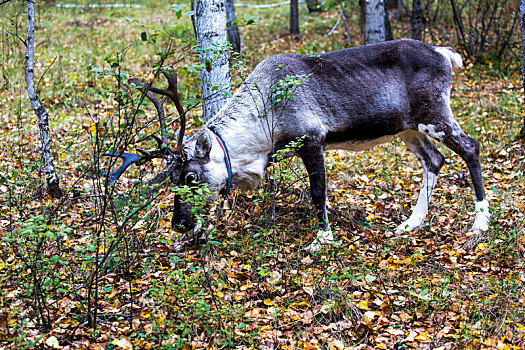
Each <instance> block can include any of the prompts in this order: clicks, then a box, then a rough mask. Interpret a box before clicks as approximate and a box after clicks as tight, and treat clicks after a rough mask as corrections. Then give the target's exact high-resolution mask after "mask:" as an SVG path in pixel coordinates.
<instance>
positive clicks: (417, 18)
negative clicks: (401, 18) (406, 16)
mask: <svg viewBox="0 0 525 350" xmlns="http://www.w3.org/2000/svg"><path fill="white" fill-rule="evenodd" d="M422 14H423V9H422V7H421V0H412V17H411V18H410V24H411V26H412V39H414V40H421V32H422V30H421V20H422V17H423V16H422Z"/></svg>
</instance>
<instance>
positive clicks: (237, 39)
mask: <svg viewBox="0 0 525 350" xmlns="http://www.w3.org/2000/svg"><path fill="white" fill-rule="evenodd" d="M234 21H237V16H236V15H235V6H234V4H233V0H226V27H227V28H228V41H229V42H230V45H231V46H232V50H233V51H235V52H237V53H239V54H241V53H242V46H241V34H240V33H239V27H238V26H237V23H235V22H234Z"/></svg>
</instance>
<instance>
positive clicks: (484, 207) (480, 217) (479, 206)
mask: <svg viewBox="0 0 525 350" xmlns="http://www.w3.org/2000/svg"><path fill="white" fill-rule="evenodd" d="M490 216H491V215H490V212H489V202H488V201H487V200H486V199H484V200H482V201H480V202H476V219H475V220H474V225H472V229H471V231H487V230H488V229H489V222H490Z"/></svg>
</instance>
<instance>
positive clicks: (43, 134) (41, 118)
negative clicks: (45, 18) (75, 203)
mask: <svg viewBox="0 0 525 350" xmlns="http://www.w3.org/2000/svg"><path fill="white" fill-rule="evenodd" d="M34 38H35V6H34V2H33V1H31V0H29V1H27V37H26V43H25V44H26V57H25V58H26V83H27V94H28V95H29V101H30V102H31V107H33V110H34V111H35V113H36V116H37V118H38V126H39V128H40V143H41V148H42V159H43V161H44V174H45V176H46V181H47V192H48V194H49V195H50V196H52V197H54V198H59V197H61V196H62V190H61V189H60V183H59V179H58V176H57V174H56V171H55V167H54V165H53V157H52V155H51V137H50V135H49V114H48V113H47V110H46V109H45V108H44V106H42V105H41V104H40V101H39V99H38V95H37V93H36V90H35V71H34Z"/></svg>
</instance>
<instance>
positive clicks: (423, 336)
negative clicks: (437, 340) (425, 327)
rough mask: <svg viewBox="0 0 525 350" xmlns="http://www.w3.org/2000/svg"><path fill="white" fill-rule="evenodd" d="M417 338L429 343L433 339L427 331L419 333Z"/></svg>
mask: <svg viewBox="0 0 525 350" xmlns="http://www.w3.org/2000/svg"><path fill="white" fill-rule="evenodd" d="M414 339H415V340H419V341H420V342H423V343H427V342H431V341H432V339H431V338H430V337H429V336H428V333H427V332H422V333H420V334H419V335H417V336H415V337H414Z"/></svg>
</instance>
